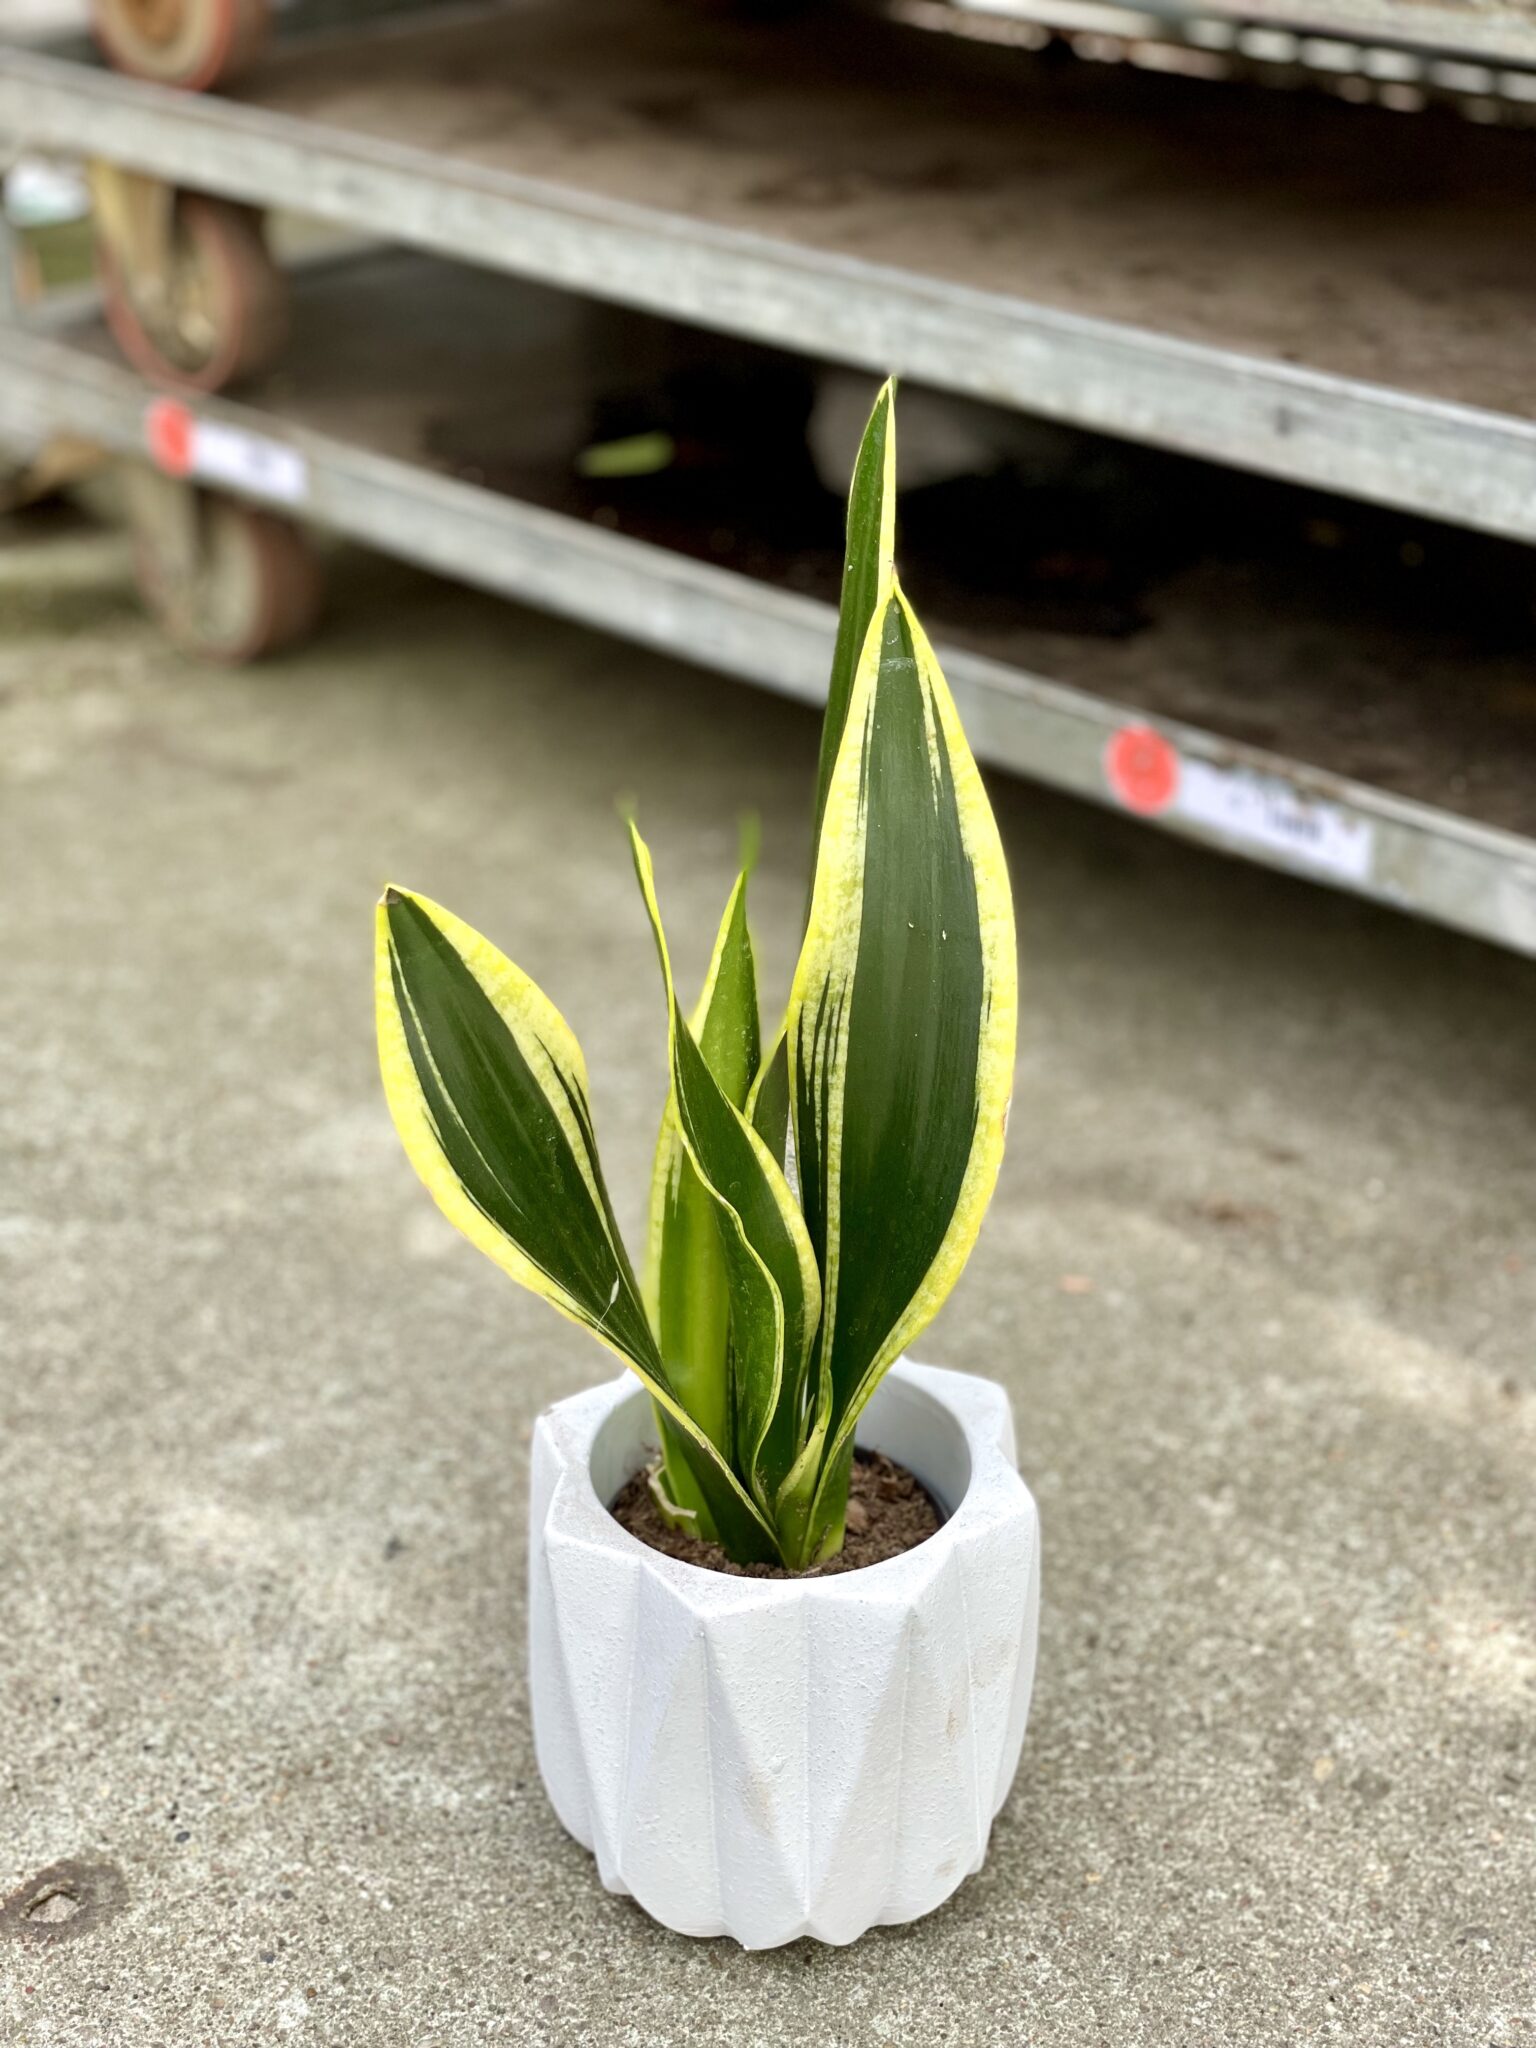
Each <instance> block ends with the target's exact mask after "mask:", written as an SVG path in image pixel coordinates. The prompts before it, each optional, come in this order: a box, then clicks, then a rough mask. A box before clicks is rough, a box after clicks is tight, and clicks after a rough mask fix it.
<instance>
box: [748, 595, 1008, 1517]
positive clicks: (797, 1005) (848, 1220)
mask: <svg viewBox="0 0 1536 2048" xmlns="http://www.w3.org/2000/svg"><path fill="white" fill-rule="evenodd" d="M1016 1008H1017V964H1016V958H1015V944H1014V928H1013V908H1012V899H1011V896H1010V893H1009V887H1008V873H1007V867H1006V865H1005V862H1004V859H1003V851H1002V845H1001V842H1000V840H999V838H998V833H997V826H996V823H995V822H994V820H993V817H992V811H991V806H990V805H989V803H988V802H987V797H986V792H985V790H984V789H983V787H982V783H981V777H980V774H979V772H978V770H977V767H976V763H975V761H974V759H973V758H972V756H971V751H970V748H969V747H968V746H967V744H966V740H965V735H964V732H963V731H962V729H961V725H960V719H959V715H958V713H957V712H956V710H955V706H954V701H953V699H952V698H951V696H950V693H949V689H948V686H947V684H946V683H945V681H944V677H943V675H942V674H941V672H940V670H939V666H938V663H937V661H936V660H935V659H934V655H933V650H932V648H931V647H930V646H929V644H928V640H927V637H926V636H925V634H924V633H923V630H922V628H921V626H920V625H919V624H918V622H917V619H916V618H915V616H914V615H913V613H912V610H911V607H910V606H909V605H908V603H907V601H906V598H905V596H904V595H903V593H902V591H901V587H900V585H899V583H898V582H897V580H896V578H895V576H894V574H893V575H891V576H890V578H889V579H888V581H887V583H886V586H885V590H884V594H883V597H882V600H881V603H880V605H879V606H878V607H877V610H876V613H875V616H874V618H873V619H872V620H871V622H870V628H869V633H868V635H867V637H866V639H865V643H864V649H863V653H862V655H861V657H860V661H859V665H858V671H857V674H856V676H855V679H854V686H853V691H852V694H851V697H850V700H849V706H848V717H847V720H846V723H845V726H844V730H843V739H842V745H841V747H840V749H839V752H838V757H837V761H836V764H835V767H834V771H833V775H832V778H831V782H830V784H829V788H828V793H827V803H826V810H825V816H824V822H823V829H822V840H821V846H820V848H819V851H818V857H817V866H816V883H815V891H814V896H813V900H812V906H811V915H810V921H809V924H808V926H807V930H806V936H805V943H804V947H803V949H802V952H801V956H800V961H799V965H798V966H797V968H796V972H795V981H794V987H793V990H792V992H791V996H790V1005H789V1016H788V1025H787V1029H788V1041H789V1069H790V1097H791V1114H792V1117H793V1127H794V1136H795V1156H796V1161H797V1165H798V1169H799V1179H800V1197H801V1202H802V1205H803V1207H804V1210H805V1218H806V1223H807V1226H808V1228H809V1230H810V1234H811V1241H812V1244H813V1245H814V1246H815V1249H816V1252H817V1256H818V1263H819V1265H820V1269H821V1275H822V1285H823V1293H824V1305H823V1317H822V1331H821V1350H820V1359H819V1365H820V1370H821V1374H822V1380H823V1388H824V1393H825V1396H826V1399H827V1402H828V1408H829V1414H830V1423H831V1435H830V1438H829V1440H828V1446H827V1451H826V1455H825V1458H824V1459H823V1461H822V1471H821V1478H820V1479H819V1481H818V1500H817V1506H816V1510H815V1515H814V1517H813V1520H815V1521H816V1522H818V1523H819V1522H821V1521H823V1520H825V1519H826V1515H827V1513H828V1512H830V1513H831V1514H832V1515H833V1517H834V1519H840V1510H839V1509H838V1507H837V1504H836V1499H835V1495H836V1491H837V1488H838V1486H839V1485H840V1484H841V1480H840V1478H839V1473H840V1472H843V1473H844V1474H845V1470H846V1462H847V1456H848V1454H849V1452H850V1451H851V1447H852V1440H853V1428H854V1424H855V1421H856V1420H857V1417H858V1415H859V1412H860V1410H861V1409H862V1408H863V1406H864V1403H865V1402H866V1401H867V1400H868V1398H869V1396H870V1394H871V1393H872V1392H873V1391H874V1387H875V1385H876V1383H877V1382H878V1380H879V1378H880V1376H881V1374H882V1373H883V1372H884V1371H885V1369H886V1367H887V1366H888V1365H890V1364H891V1362H892V1361H893V1360H894V1359H895V1358H896V1357H897V1356H898V1355H899V1353H900V1352H901V1351H903V1350H904V1349H905V1348H906V1347H907V1346H908V1345H909V1344H910V1343H911V1342H912V1341H913V1340H914V1339H915V1338H916V1337H917V1335H918V1334H919V1333H920V1332H921V1331H922V1330H923V1329H924V1328H925V1327H926V1325H927V1324H928V1322H929V1321H930V1320H931V1318H932V1317H933V1316H934V1315H935V1314H936V1313H937V1311H938V1309H939V1307H940V1305H941V1304H942V1302H943V1301H944V1299H945V1297H946V1296H947V1295H948V1293H949V1291H950V1289H951V1288H952V1287H953V1286H954V1283H955V1281H956V1279H957V1278H958V1277H959V1274H960V1271H961V1268H962V1267H963V1266H964V1264H965V1261H966V1259H967V1257H968V1256H969V1254H970V1250H971V1247H972V1245H973V1244H974V1242H975V1239H976V1234H977V1231H978V1230H979V1228H980V1225H981V1219H982V1216H983V1214H984V1212H985V1210H986V1206H987V1203H988V1201H989V1200H990V1199H991V1194H992V1189H993V1186H994V1184H995V1181H996V1178H997V1170H998V1166H999V1164H1000V1162H1001V1158H1002V1149H1003V1132H1004V1127H1005V1124H1006V1119H1007V1110H1008V1101H1009V1095H1010V1091H1011V1087H1012V1079H1013V1054H1014V1028H1015V1014H1016ZM816 1534H817V1532H816V1531H813V1532H812V1535H813V1538H814V1537H815V1536H816Z"/></svg>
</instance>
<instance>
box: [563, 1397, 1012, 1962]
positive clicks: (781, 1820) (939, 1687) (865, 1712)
mask: <svg viewBox="0 0 1536 2048" xmlns="http://www.w3.org/2000/svg"><path fill="white" fill-rule="evenodd" d="M859 1441H860V1443H862V1444H866V1445H868V1446H869V1447H871V1448H872V1449H878V1450H882V1451H884V1452H886V1453H887V1455H888V1456H890V1457H892V1458H895V1459H897V1460H898V1461H899V1462H900V1463H901V1464H903V1465H906V1466H907V1467H908V1468H909V1469H910V1470H911V1471H913V1472H915V1473H917V1475H918V1476H919V1478H921V1479H922V1481H923V1482H924V1484H925V1485H926V1486H927V1487H928V1489H929V1491H930V1492H931V1493H933V1494H934V1495H935V1497H936V1498H937V1499H938V1501H939V1503H940V1504H941V1506H942V1507H943V1509H944V1510H945V1513H946V1515H947V1519H946V1520H945V1522H944V1524H943V1526H942V1528H940V1529H939V1531H938V1532H937V1534H935V1535H933V1536H931V1537H929V1539H928V1540H927V1542H926V1543H920V1544H919V1545H918V1546H917V1548H916V1549H915V1550H909V1551H907V1552H906V1553H905V1555H903V1556H901V1557H895V1558H889V1559H887V1560H886V1561H885V1562H884V1563H881V1564H875V1565H868V1566H865V1567H864V1568H863V1569H862V1570H859V1571H852V1572H843V1573H840V1574H838V1575H836V1576H834V1577H832V1578H825V1579H746V1578H736V1577H733V1576H731V1575H730V1574H728V1573H724V1572H712V1571H706V1570H704V1569H702V1568H701V1567H700V1566H698V1565H692V1564H684V1563H681V1562H680V1561H679V1560H677V1559H675V1558H669V1557H664V1556H662V1555H661V1554H660V1552H658V1551H654V1550H651V1549H650V1548H649V1547H648V1546H647V1545H645V1544H643V1543H641V1542H640V1541H639V1539H638V1538H637V1537H634V1536H632V1535H630V1533H629V1531H628V1530H627V1529H624V1528H622V1527H621V1526H620V1525H619V1523H617V1522H616V1521H615V1520H614V1519H613V1517H612V1515H610V1514H609V1512H608V1509H607V1505H606V1503H607V1502H608V1501H610V1500H612V1499H613V1497H614V1495H615V1494H616V1493H617V1492H618V1491H619V1489H620V1487H621V1486H622V1485H623V1484H624V1482H625V1481H626V1480H627V1479H628V1478H629V1477H630V1476H631V1475H632V1474H633V1473H634V1472H636V1471H637V1470H639V1469H640V1467H641V1466H642V1465H643V1464H644V1463H645V1462H646V1461H647V1460H648V1458H649V1457H650V1456H652V1455H653V1451H652V1446H653V1445H654V1442H655V1429H654V1424H653V1422H652V1419H651V1412H650V1404H649V1401H648V1399H647V1397H646V1395H645V1394H644V1393H643V1391H642V1390H641V1388H640V1386H639V1384H638V1382H637V1381H636V1380H634V1379H633V1378H632V1377H631V1376H630V1375H629V1374H627V1373H626V1374H621V1375H620V1377H619V1378H618V1379H616V1380H612V1381H610V1382H609V1383H608V1384H607V1385H605V1386H601V1387H594V1388H592V1390H591V1391H590V1392H588V1393H584V1394H576V1395H574V1396H572V1398H571V1399H569V1400H566V1401H559V1402H557V1403H556V1404H555V1406H554V1407H553V1408H550V1409H547V1410H546V1411H545V1413H544V1414H543V1415H541V1416H540V1417H539V1420H538V1425H537V1427H536V1429H535V1431H534V1442H533V1488H532V1493H533V1499H532V1509H531V1514H532V1541H531V1545H530V1551H529V1578H530V1587H529V1596H530V1597H529V1635H530V1646H529V1647H530V1678H531V1691H532V1698H533V1727H534V1740H535V1744H536V1747H537V1751H538V1759H539V1769H540V1771H541V1772H542V1774H543V1778H544V1783H545V1786H546V1787H547V1789H548V1792H549V1796H550V1799H551V1801H552V1802H553V1804H554V1808H555V1811H556V1813H557V1814H558V1815H559V1816H560V1819H561V1820H562V1822H563V1823H564V1824H565V1826H566V1827H567V1828H568V1829H569V1830H570V1832H571V1833H572V1834H573V1835H574V1836H575V1837H576V1839H577V1841H578V1842H580V1843H581V1844H582V1845H583V1846H584V1847H585V1848H588V1849H590V1850H592V1852H593V1853H594V1854H595V1856H596V1857H597V1867H598V1870H599V1873H600V1874H601V1876H602V1881H603V1883H604V1884H605V1885H606V1886H607V1887H608V1889H609V1890H610V1891H612V1892H630V1893H633V1895H634V1897H635V1898H636V1899H637V1900H638V1901H639V1902H640V1904H641V1905H642V1906H643V1907H644V1908H645V1909H646V1911H647V1912H648V1913H650V1914H651V1915H652V1916H653V1917H654V1918H655V1919H657V1920H660V1921H662V1922H663V1923H664V1924H665V1925H666V1926H668V1927H671V1928H675V1929H676V1930H677V1932H678V1933H680V1934H729V1935H733V1936H734V1937H735V1938H736V1940H737V1941H739V1942H740V1943H741V1944H742V1946H743V1947H744V1948H773V1947H776V1946H777V1945H778V1944H779V1943H780V1942H785V1941H794V1940H795V1939H796V1938H797V1937H798V1936H800V1935H806V1934H809V1935H813V1936H814V1937H815V1938H816V1939H817V1940H819V1941H828V1942H848V1941H853V1940H855V1939H856V1938H857V1937H858V1936H859V1935H861V1934H862V1933H863V1932H864V1930H865V1929H866V1928H867V1927H872V1926H875V1925H877V1924H882V1923H892V1922H900V1921H905V1920H915V1919H916V1918H917V1917H918V1916H919V1915H920V1914H923V1913H929V1912H932V1910H933V1908H934V1907H935V1906H938V1905H940V1904H942V1903H943V1901H944V1900H945V1899H947V1898H948V1897H949V1895H950V1893H951V1892H952V1891H954V1890H955V1888H956V1886H957V1885H959V1884H960V1883H961V1881H962V1880H963V1879H964V1878H965V1877H966V1876H967V1875H968V1873H970V1872H971V1871H974V1870H977V1869H979V1868H980V1866H981V1862H982V1859H983V1858H984V1856H985V1855H986V1851H987V1837H988V1834H989V1832H990V1830H991V1826H992V1818H993V1815H994V1814H995V1813H996V1812H997V1810H998V1808H999V1807H1000V1806H1001V1805H1002V1803H1003V1800H1004V1799H1005V1798H1006V1797H1007V1794H1008V1788H1009V1785H1010V1784H1011V1782H1012V1780H1013V1774H1014V1770H1015V1768H1016V1767H1017V1764H1018V1760H1019V1748H1020V1745H1021V1744H1022V1742H1023V1739H1024V1721H1025V1716H1026V1714H1027V1713H1028V1710H1029V1694H1030V1686H1031V1682H1032V1680H1033V1678H1034V1665H1035V1634H1036V1624H1037V1617H1038V1613H1039V1599H1040V1591H1039V1589H1040V1566H1039V1558H1040V1543H1039V1517H1038V1514H1037V1512H1036V1509H1035V1503H1034V1500H1033V1499H1032V1497H1031V1495H1030V1492H1029V1489H1028V1487H1026V1486H1025V1484H1024V1482H1023V1480H1022V1479H1021V1478H1020V1477H1019V1474H1018V1470H1017V1466H1016V1463H1015V1453H1014V1441H1013V1419H1012V1416H1011V1414H1010V1411H1009V1407H1008V1397H1007V1395H1006V1394H1004V1392H1003V1390H1002V1389H1001V1388H1000V1387H998V1386H996V1385H994V1384H993V1383H992V1382H991V1381H990V1380H983V1379H976V1378H973V1377H972V1376H971V1375H970V1374H968V1373H958V1372H939V1371H936V1370H935V1369H934V1368H932V1367H930V1366H922V1365H912V1364H908V1363H906V1362H905V1361H903V1362H902V1363H901V1364H899V1365H897V1366H896V1367H894V1368H893V1370H892V1371H891V1372H890V1373H889V1374H888V1375H887V1376H886V1378H885V1379H884V1381H883V1382H882V1383H881V1385H880V1388H879V1390H878V1391H877V1393H876V1394H875V1397H874V1399H873V1400H872V1401H871V1402H870V1404H869V1407H868V1409H867V1410H866V1411H865V1416H864V1419H863V1421H862V1423H861V1425H860V1428H859Z"/></svg>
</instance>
